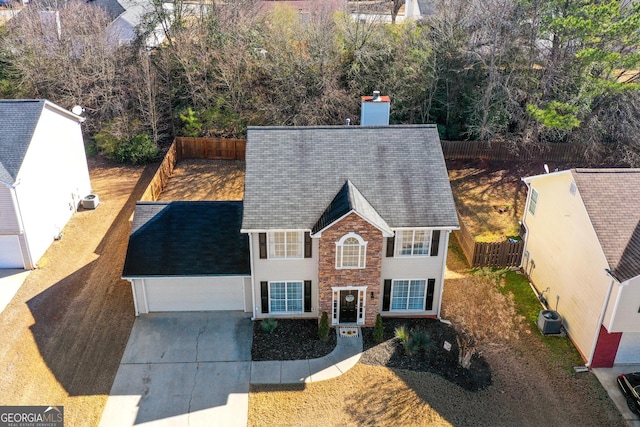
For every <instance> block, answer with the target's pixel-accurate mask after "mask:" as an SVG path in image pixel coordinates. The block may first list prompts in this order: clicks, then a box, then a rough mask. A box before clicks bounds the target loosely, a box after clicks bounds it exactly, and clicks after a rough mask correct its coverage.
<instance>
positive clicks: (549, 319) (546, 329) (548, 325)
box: [538, 310, 562, 335]
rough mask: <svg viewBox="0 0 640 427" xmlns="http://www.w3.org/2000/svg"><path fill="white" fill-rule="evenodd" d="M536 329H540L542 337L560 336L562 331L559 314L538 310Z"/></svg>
mask: <svg viewBox="0 0 640 427" xmlns="http://www.w3.org/2000/svg"><path fill="white" fill-rule="evenodd" d="M538 329H540V332H542V335H553V334H560V333H561V329H562V318H561V317H560V314H559V313H558V312H557V311H554V310H540V314H539V315H538Z"/></svg>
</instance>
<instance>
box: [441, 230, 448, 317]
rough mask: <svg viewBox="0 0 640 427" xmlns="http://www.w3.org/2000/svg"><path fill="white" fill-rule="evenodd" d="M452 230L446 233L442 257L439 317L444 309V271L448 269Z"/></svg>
mask: <svg viewBox="0 0 640 427" xmlns="http://www.w3.org/2000/svg"><path fill="white" fill-rule="evenodd" d="M450 235H451V232H448V233H446V238H445V239H444V254H445V256H443V257H442V274H440V296H439V297H438V319H441V317H440V310H441V309H442V294H443V293H444V273H445V271H446V270H447V255H448V252H449V236H450Z"/></svg>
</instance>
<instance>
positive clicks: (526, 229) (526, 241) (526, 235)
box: [519, 178, 531, 280]
mask: <svg viewBox="0 0 640 427" xmlns="http://www.w3.org/2000/svg"><path fill="white" fill-rule="evenodd" d="M522 182H524V183H525V185H526V186H527V202H526V203H525V204H524V216H523V217H522V226H523V227H524V245H523V246H522V251H523V253H522V255H523V256H521V257H520V265H519V268H520V269H521V270H524V265H522V263H523V261H524V251H526V250H527V245H528V244H529V227H527V221H526V219H527V214H528V213H529V203H530V202H531V185H529V183H528V182H526V181H525V180H524V178H522ZM527 261H529V260H528V259H527ZM524 274H525V276H528V273H527V272H526V271H525V272H524ZM529 280H531V278H530V277H529Z"/></svg>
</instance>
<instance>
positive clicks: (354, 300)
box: [338, 289, 358, 323]
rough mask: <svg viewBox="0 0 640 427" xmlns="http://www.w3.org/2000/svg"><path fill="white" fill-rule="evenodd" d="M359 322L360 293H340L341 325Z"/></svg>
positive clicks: (354, 290) (350, 291)
mask: <svg viewBox="0 0 640 427" xmlns="http://www.w3.org/2000/svg"><path fill="white" fill-rule="evenodd" d="M357 320H358V291H357V290H356V289H353V290H347V291H340V316H339V318H338V321H339V322H340V323H356V322H357Z"/></svg>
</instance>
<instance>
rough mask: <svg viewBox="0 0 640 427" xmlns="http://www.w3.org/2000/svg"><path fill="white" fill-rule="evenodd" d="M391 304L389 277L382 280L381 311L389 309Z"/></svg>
mask: <svg viewBox="0 0 640 427" xmlns="http://www.w3.org/2000/svg"><path fill="white" fill-rule="evenodd" d="M390 305H391V279H385V280H384V291H383V292H382V311H389V306H390Z"/></svg>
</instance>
